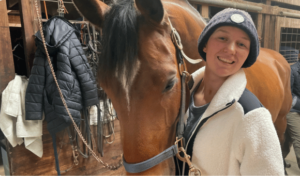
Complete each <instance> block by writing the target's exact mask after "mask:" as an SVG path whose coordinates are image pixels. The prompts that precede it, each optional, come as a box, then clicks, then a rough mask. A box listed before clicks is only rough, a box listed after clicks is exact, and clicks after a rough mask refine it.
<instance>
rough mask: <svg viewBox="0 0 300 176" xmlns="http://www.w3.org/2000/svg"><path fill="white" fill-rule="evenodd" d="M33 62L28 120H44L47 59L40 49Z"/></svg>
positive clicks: (27, 94) (29, 82)
mask: <svg viewBox="0 0 300 176" xmlns="http://www.w3.org/2000/svg"><path fill="white" fill-rule="evenodd" d="M35 55H36V56H35V58H34V60H33V67H32V69H31V75H30V77H29V81H28V86H27V90H26V95H25V111H26V116H25V119H26V120H42V119H43V92H44V86H45V58H44V56H43V55H42V54H41V51H40V49H39V48H38V49H37V51H36V53H35Z"/></svg>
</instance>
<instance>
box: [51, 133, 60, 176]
mask: <svg viewBox="0 0 300 176" xmlns="http://www.w3.org/2000/svg"><path fill="white" fill-rule="evenodd" d="M51 136H52V144H53V149H54V157H55V168H56V171H57V175H60V169H59V161H58V155H57V149H56V135H55V134H51Z"/></svg>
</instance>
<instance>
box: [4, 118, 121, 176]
mask: <svg viewBox="0 0 300 176" xmlns="http://www.w3.org/2000/svg"><path fill="white" fill-rule="evenodd" d="M91 127H92V130H93V131H94V133H93V134H94V135H96V133H95V131H96V130H95V129H93V127H94V126H91ZM56 136H57V141H56V143H57V146H58V147H57V152H58V153H59V154H58V158H59V165H60V170H61V171H63V170H66V169H68V168H70V167H71V166H72V165H73V158H72V149H71V145H70V144H69V139H68V134H67V132H66V130H64V131H62V132H59V133H58V134H57V135H56ZM115 137H116V138H115V141H114V142H113V143H112V144H104V157H102V158H101V157H100V154H99V153H98V152H97V150H96V149H95V150H94V151H96V153H97V155H98V156H99V157H100V158H101V159H102V160H103V161H104V162H107V163H109V164H113V163H118V162H119V161H120V159H121V154H122V153H123V151H122V146H121V138H120V125H119V121H118V120H115ZM42 138H43V151H44V154H43V157H42V158H39V157H37V156H36V155H34V154H33V153H31V152H30V151H29V150H27V149H26V148H25V146H24V143H23V144H22V145H20V146H16V147H14V148H12V147H11V146H10V145H9V144H8V150H7V151H8V158H9V163H10V173H11V175H56V174H57V172H56V170H55V158H54V150H53V146H52V138H51V135H50V134H49V133H48V131H47V129H46V122H44V125H43V136H42ZM95 140H96V139H95ZM60 144H62V148H60V147H59V146H60ZM62 175H125V169H124V167H123V166H122V167H121V168H119V169H117V170H115V171H111V170H108V169H106V168H103V167H102V165H101V164H100V163H98V162H97V160H95V159H94V157H93V156H90V157H89V158H88V159H85V158H83V157H82V156H81V155H79V164H78V165H77V166H75V165H74V167H73V168H72V169H70V170H69V171H68V172H66V173H62Z"/></svg>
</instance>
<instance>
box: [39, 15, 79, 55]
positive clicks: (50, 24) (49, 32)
mask: <svg viewBox="0 0 300 176" xmlns="http://www.w3.org/2000/svg"><path fill="white" fill-rule="evenodd" d="M43 32H44V36H45V40H46V45H47V49H48V52H49V54H50V55H52V54H54V53H56V51H57V49H58V47H59V46H61V45H62V44H63V43H64V42H65V41H66V40H68V38H69V36H70V35H71V34H72V33H73V32H76V29H75V27H74V26H73V25H72V24H71V23H70V22H69V21H68V20H66V19H65V18H62V17H60V16H54V17H52V18H50V19H49V20H48V21H47V22H46V23H45V24H44V25H43ZM35 36H36V45H37V47H40V48H41V50H42V51H43V53H44V54H45V49H44V46H43V40H42V37H41V33H40V31H38V32H37V33H36V34H35Z"/></svg>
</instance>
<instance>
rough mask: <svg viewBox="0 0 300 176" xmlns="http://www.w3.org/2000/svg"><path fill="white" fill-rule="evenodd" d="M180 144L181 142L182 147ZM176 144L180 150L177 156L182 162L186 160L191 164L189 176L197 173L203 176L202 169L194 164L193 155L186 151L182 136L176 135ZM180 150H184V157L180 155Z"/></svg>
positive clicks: (198, 175)
mask: <svg viewBox="0 0 300 176" xmlns="http://www.w3.org/2000/svg"><path fill="white" fill-rule="evenodd" d="M178 144H180V147H178ZM175 145H176V146H177V150H178V153H177V154H176V157H177V158H178V159H179V160H181V161H182V162H186V163H187V164H188V165H189V176H191V175H197V176H201V171H200V169H197V168H195V167H194V166H193V164H192V162H191V160H190V158H191V156H190V155H188V154H187V153H186V152H185V149H184V148H183V142H182V138H180V139H178V138H177V137H176V141H175ZM180 152H182V154H183V156H184V157H182V156H181V155H180Z"/></svg>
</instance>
